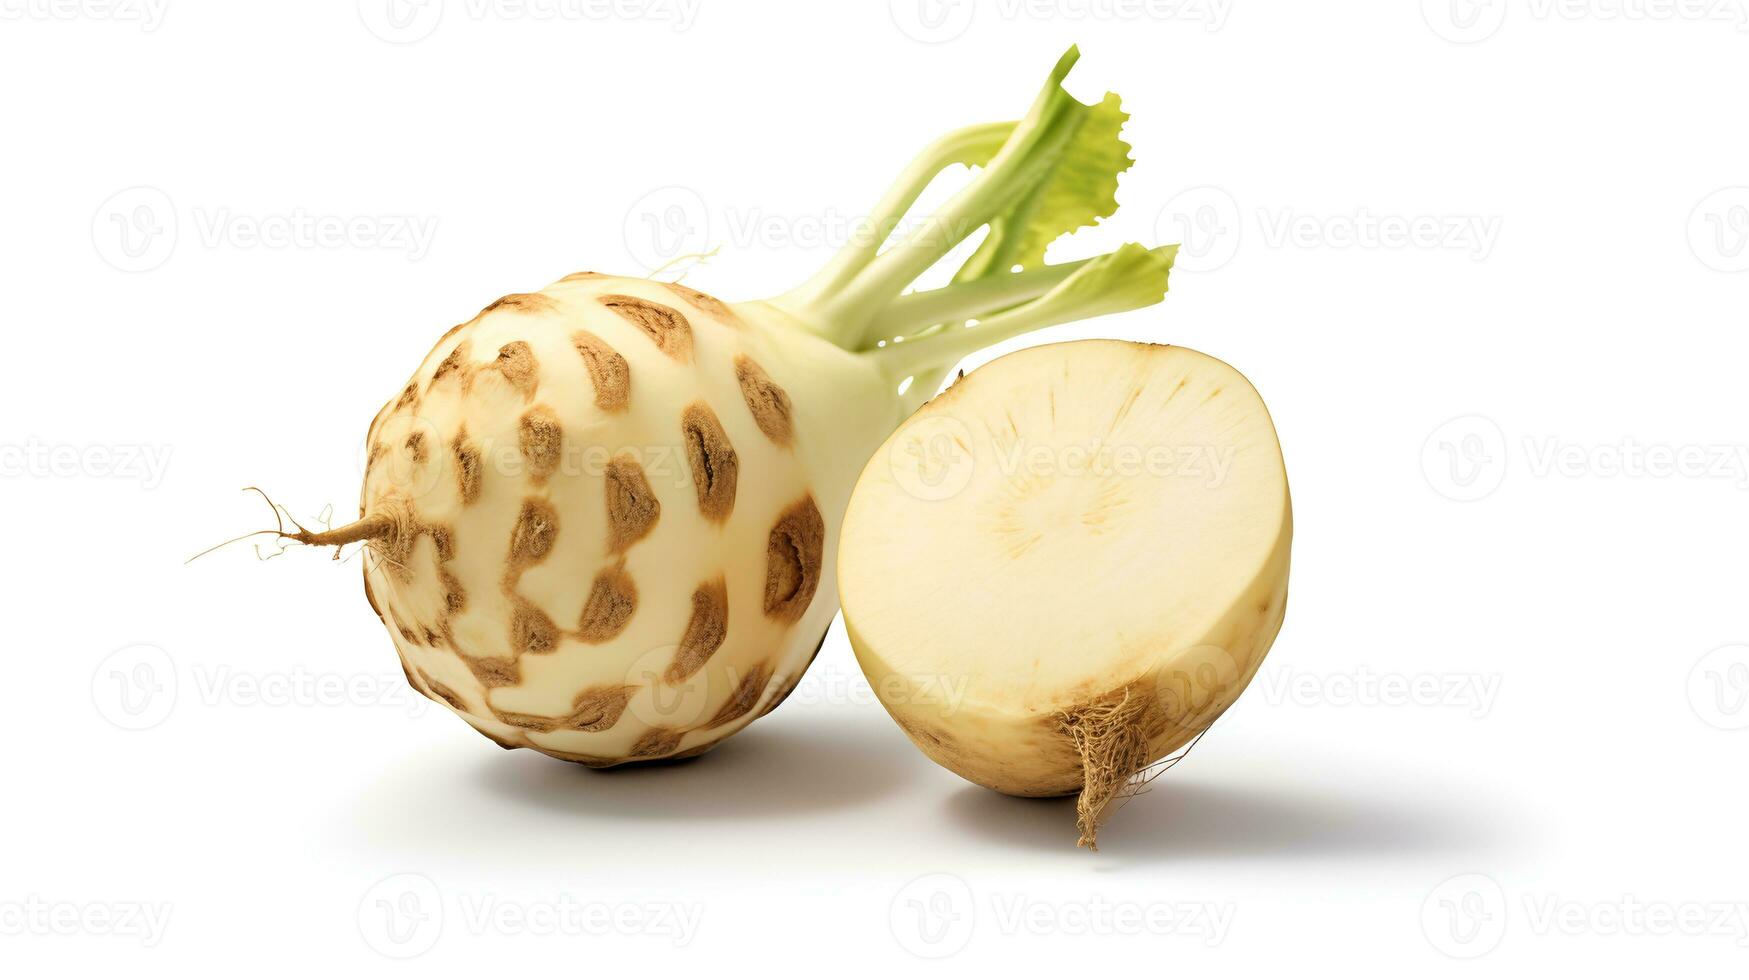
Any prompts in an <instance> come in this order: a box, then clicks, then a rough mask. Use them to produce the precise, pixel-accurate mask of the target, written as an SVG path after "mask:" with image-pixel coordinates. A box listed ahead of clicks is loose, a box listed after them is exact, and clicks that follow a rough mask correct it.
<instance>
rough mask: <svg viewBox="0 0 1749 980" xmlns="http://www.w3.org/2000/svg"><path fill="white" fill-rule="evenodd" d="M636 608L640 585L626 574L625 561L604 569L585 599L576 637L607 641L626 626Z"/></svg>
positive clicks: (587, 641)
mask: <svg viewBox="0 0 1749 980" xmlns="http://www.w3.org/2000/svg"><path fill="white" fill-rule="evenodd" d="M637 608H638V586H637V583H635V582H633V581H632V577H631V576H630V575H628V574H626V564H625V562H623V561H622V562H620V563H618V564H617V565H614V566H613V567H611V568H605V569H602V571H601V573H600V574H598V575H596V576H595V584H594V585H592V586H590V588H589V598H588V600H587V601H585V602H584V603H583V615H582V617H581V620H580V622H579V623H578V625H577V638H578V639H580V640H582V641H583V642H584V643H606V642H607V641H608V640H611V639H613V638H614V637H616V636H618V635H619V634H620V633H621V632H622V631H623V630H624V629H625V628H626V624H627V623H629V622H631V620H632V613H634V612H636V611H637Z"/></svg>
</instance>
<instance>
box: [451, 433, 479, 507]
mask: <svg viewBox="0 0 1749 980" xmlns="http://www.w3.org/2000/svg"><path fill="white" fill-rule="evenodd" d="M451 448H452V449H453V450H454V451H455V476H456V483H457V485H458V487H459V488H460V490H461V495H462V503H464V504H471V503H473V502H474V501H476V500H478V499H480V481H481V476H482V475H483V472H484V470H483V468H482V466H481V465H480V451H479V450H478V449H476V448H475V447H474V446H472V445H470V444H469V443H468V430H466V429H463V430H461V431H460V432H457V433H456V435H455V442H454V443H452V444H451Z"/></svg>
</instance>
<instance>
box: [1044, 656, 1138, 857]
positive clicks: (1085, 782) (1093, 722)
mask: <svg viewBox="0 0 1749 980" xmlns="http://www.w3.org/2000/svg"><path fill="white" fill-rule="evenodd" d="M1147 711H1148V702H1147V700H1146V699H1145V698H1144V697H1143V696H1142V695H1140V694H1138V693H1135V692H1133V691H1130V690H1125V691H1123V692H1121V693H1120V694H1118V695H1117V696H1116V697H1113V698H1108V699H1106V700H1104V701H1101V702H1097V703H1094V704H1090V705H1086V706H1084V707H1080V708H1075V709H1073V710H1070V711H1064V712H1061V713H1060V714H1059V715H1058V724H1059V726H1060V727H1061V730H1062V732H1063V734H1065V735H1067V736H1068V737H1069V739H1070V740H1071V741H1073V742H1074V743H1075V751H1076V752H1077V753H1078V754H1079V755H1080V756H1081V771H1082V785H1081V796H1080V798H1079V799H1078V800H1076V802H1075V826H1076V829H1078V830H1079V831H1080V832H1081V836H1080V838H1079V839H1078V840H1076V841H1075V845H1076V846H1077V847H1085V848H1087V849H1089V850H1094V851H1097V850H1099V825H1100V823H1101V822H1102V821H1104V819H1105V814H1106V811H1107V810H1108V809H1109V808H1110V807H1111V805H1112V804H1113V803H1114V802H1117V801H1118V800H1121V799H1123V798H1125V797H1127V796H1129V795H1131V794H1133V793H1134V792H1135V787H1136V786H1137V778H1138V777H1139V776H1140V775H1141V773H1142V771H1143V770H1145V769H1146V768H1147V767H1148V763H1149V762H1150V761H1152V760H1150V759H1149V757H1148V737H1147V734H1146V733H1145V732H1144V731H1143V730H1142V724H1141V722H1142V718H1143V716H1144V715H1146V714H1147Z"/></svg>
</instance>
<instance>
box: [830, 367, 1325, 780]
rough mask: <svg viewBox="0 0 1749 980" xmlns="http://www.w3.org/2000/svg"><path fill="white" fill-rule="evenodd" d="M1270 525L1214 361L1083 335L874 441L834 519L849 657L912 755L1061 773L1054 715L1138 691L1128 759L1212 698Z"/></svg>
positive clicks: (1067, 746)
mask: <svg viewBox="0 0 1749 980" xmlns="http://www.w3.org/2000/svg"><path fill="white" fill-rule="evenodd" d="M1290 528H1291V518H1290V508H1289V501H1288V490H1287V480H1286V476H1285V471H1284V469H1283V465H1282V459H1281V453H1280V448H1279V446H1278V444H1277V442H1276V436H1275V432H1274V428H1273V426H1272V424H1271V422H1270V419H1269V415H1268V412H1267V411H1266V409H1265V408H1264V406H1263V402H1262V401H1261V399H1260V398H1259V397H1258V395H1257V393H1256V391H1255V390H1254V389H1253V388H1252V387H1251V385H1250V384H1249V383H1248V382H1247V381H1246V380H1245V378H1244V377H1243V376H1241V375H1240V374H1239V373H1238V372H1236V371H1234V370H1233V369H1232V368H1231V367H1229V366H1227V365H1226V364H1224V363H1222V362H1220V361H1217V360H1215V359H1213V358H1210V357H1207V356H1205V355H1202V354H1198V353H1196V352H1194V351H1189V350H1185V349H1183V348H1176V347H1163V346H1152V345H1141V344H1131V343H1124V342H1118V341H1083V342H1077V343H1069V344H1056V345H1049V346H1044V347H1037V348H1032V349H1028V350H1023V351H1020V352H1018V353H1015V354H1010V355H1008V356H1006V357H1003V358H1000V359H998V360H996V361H994V362H992V363H990V364H989V365H987V366H985V367H983V368H981V369H980V370H978V371H977V372H975V373H973V374H972V375H970V376H968V377H966V378H964V379H962V380H961V381H960V382H959V383H957V384H956V385H954V386H953V388H951V389H950V390H949V391H948V392H947V393H946V394H944V395H942V396H941V397H939V398H937V399H935V400H934V401H932V402H930V403H929V404H928V405H926V406H924V407H923V408H922V409H921V410H920V411H919V412H918V413H917V414H916V415H914V416H913V417H912V418H911V419H910V420H909V421H908V422H906V423H905V424H904V425H903V426H901V427H900V429H899V430H898V431H897V432H895V433H894V434H893V436H892V437H891V438H890V439H888V441H887V443H886V445H884V446H883V447H882V448H881V449H880V450H878V451H877V452H876V453H875V455H874V457H873V459H872V460H871V461H870V462H869V464H868V466H867V467H866V468H865V469H864V471H863V474H862V477H861V479H860V481H859V482H858V484H857V487H856V490H855V492H854V495H853V497H852V500H851V504H850V507H849V510H848V512H847V514H846V517H845V526H844V537H843V540H842V542H841V551H840V560H839V582H840V596H841V602H842V605H843V609H844V615H845V621H846V624H847V626H848V627H849V630H850V635H851V639H852V643H853V644H854V646H855V649H856V653H857V656H858V658H859V660H860V662H861V664H862V666H863V669H864V670H865V672H866V673H867V674H868V676H869V679H870V682H871V684H872V685H873V686H874V689H875V691H876V692H877V693H878V694H879V695H880V696H881V697H882V699H883V701H884V702H885V703H886V705H887V707H888V709H889V711H890V712H891V713H892V714H893V716H894V717H895V719H897V720H898V721H899V722H900V724H901V725H902V726H903V727H904V728H905V729H906V731H907V732H908V733H909V734H910V735H911V737H912V739H913V740H914V741H915V742H916V743H917V744H918V745H919V747H921V748H922V749H923V750H924V751H925V752H926V753H928V754H929V755H930V756H931V758H934V759H935V760H936V761H937V762H940V763H942V764H943V765H945V766H947V767H949V768H951V769H953V770H954V771H956V772H958V773H960V774H961V775H963V776H965V777H966V778H968V779H971V780H973V781H976V782H979V783H982V784H984V785H987V786H991V787H993V788H996V789H999V790H1002V791H1004V792H1009V793H1017V794H1024V795H1047V794H1059V793H1067V792H1073V791H1075V790H1078V789H1080V788H1081V786H1082V766H1081V760H1080V757H1079V754H1078V753H1077V751H1076V749H1075V747H1074V745H1073V743H1072V741H1071V740H1070V739H1069V738H1068V737H1067V736H1066V735H1065V734H1064V727H1063V719H1064V717H1065V713H1073V712H1074V711H1076V710H1077V709H1080V708H1084V707H1086V706H1089V705H1097V704H1100V703H1104V702H1108V701H1110V700H1111V699H1113V698H1121V697H1123V696H1124V694H1125V693H1126V692H1127V693H1128V694H1129V695H1130V696H1132V697H1139V698H1143V699H1145V700H1147V701H1148V702H1149V704H1150V708H1149V711H1148V712H1147V714H1146V717H1145V721H1144V724H1145V727H1146V729H1147V739H1148V746H1149V757H1150V758H1151V759H1156V758H1159V757H1161V756H1164V755H1165V754H1166V753H1168V752H1170V751H1171V750H1172V749H1173V748H1176V747H1177V746H1178V745H1181V744H1182V743H1183V742H1184V741H1186V740H1187V739H1188V738H1189V737H1191V736H1193V735H1194V734H1195V733H1196V732H1197V731H1199V730H1200V729H1201V728H1203V727H1205V726H1206V725H1207V724H1208V723H1209V721H1211V720H1212V719H1213V718H1214V717H1215V716H1216V715H1218V714H1219V713H1220V711H1222V710H1224V709H1225V708H1226V707H1227V705H1228V704H1230V703H1231V701H1232V700H1233V698H1235V697H1236V696H1237V695H1238V693H1239V691H1240V690H1241V689H1242V688H1243V686H1244V684H1245V682H1247V681H1248V680H1249V679H1250V677H1251V675H1252V673H1253V672H1254V671H1255V670H1256V667H1257V665H1258V663H1259V662H1260V661H1261V659H1262V657H1263V655H1264V653H1265V652H1267V650H1268V647H1269V644H1270V642H1271V641H1272V640H1273V638H1274V635H1275V632H1276V630H1277V629H1278V628H1279V625H1280V622H1281V615H1282V610H1283V607H1284V604H1285V598H1286V584H1287V566H1288V546H1289V539H1290V536H1291V530H1290Z"/></svg>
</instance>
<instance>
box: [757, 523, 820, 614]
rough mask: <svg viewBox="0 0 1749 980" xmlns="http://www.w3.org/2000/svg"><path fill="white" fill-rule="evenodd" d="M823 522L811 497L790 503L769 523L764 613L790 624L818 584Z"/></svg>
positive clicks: (812, 597)
mask: <svg viewBox="0 0 1749 980" xmlns="http://www.w3.org/2000/svg"><path fill="white" fill-rule="evenodd" d="M825 548H826V522H825V520H824V519H823V518H821V517H820V508H819V507H817V506H815V505H814V498H813V497H803V498H802V499H801V500H799V501H797V502H796V503H794V504H791V505H790V507H789V509H788V510H786V511H784V512H783V513H782V514H781V515H779V516H778V518H777V523H776V524H774V525H772V528H771V535H770V537H769V538H768V539H767V540H766V546H765V615H767V616H770V617H771V618H772V619H776V620H780V621H782V622H790V623H793V622H795V621H796V620H798V619H801V618H802V614H803V613H805V612H807V610H808V603H810V602H812V601H813V599H814V592H815V590H817V589H818V588H819V587H820V563H821V556H822V553H823V552H824V551H825Z"/></svg>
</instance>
